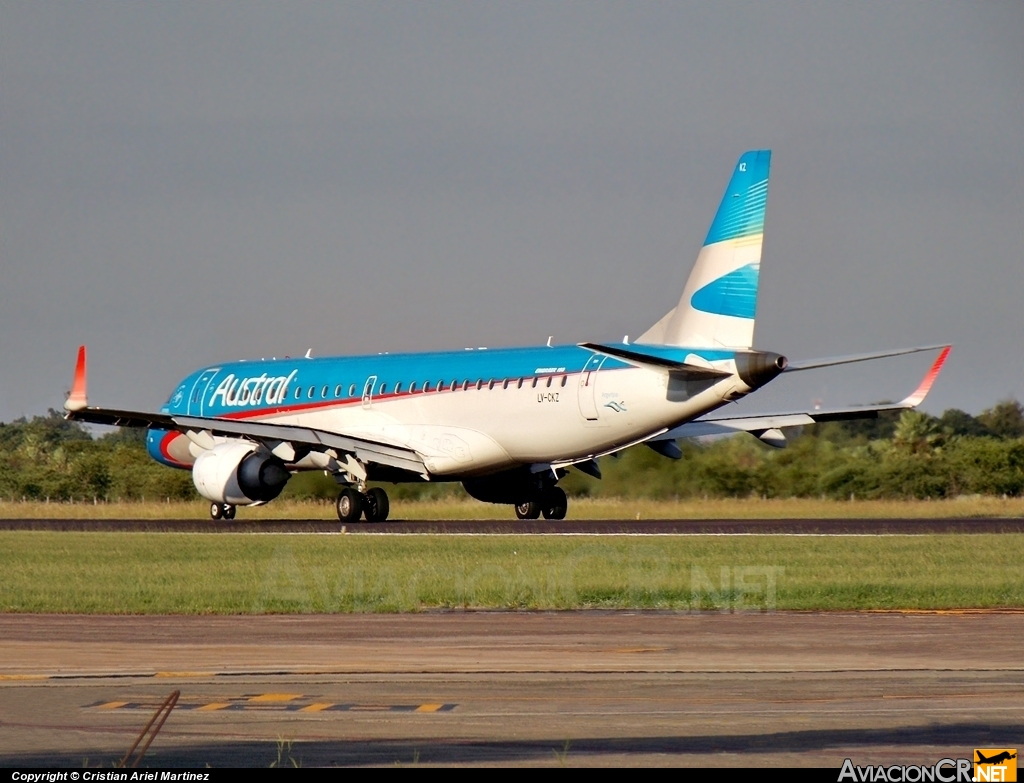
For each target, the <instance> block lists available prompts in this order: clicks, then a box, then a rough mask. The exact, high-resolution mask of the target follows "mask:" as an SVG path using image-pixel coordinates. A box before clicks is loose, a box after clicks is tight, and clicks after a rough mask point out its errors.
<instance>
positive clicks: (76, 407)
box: [64, 345, 89, 411]
mask: <svg viewBox="0 0 1024 783" xmlns="http://www.w3.org/2000/svg"><path fill="white" fill-rule="evenodd" d="M88 405H89V403H88V401H87V399H86V393H85V346H84V345H81V346H79V348H78V362H77V363H76V364H75V380H74V382H73V383H72V384H71V394H69V395H68V398H67V400H66V401H65V402H64V409H65V410H68V411H80V410H82V409H83V408H85V407H87V406H88Z"/></svg>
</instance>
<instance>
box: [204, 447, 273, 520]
mask: <svg viewBox="0 0 1024 783" xmlns="http://www.w3.org/2000/svg"><path fill="white" fill-rule="evenodd" d="M257 449H258V447H257V446H256V444H255V443H247V442H245V441H236V442H234V443H220V444H218V445H216V446H214V447H213V448H212V449H209V450H208V451H204V452H203V453H202V454H200V455H199V456H198V457H197V458H196V463H195V465H193V466H192V482H193V483H194V484H195V485H196V489H197V490H199V494H200V495H202V496H203V497H204V498H206V499H207V500H210V501H212V502H214V503H230V504H231V505H233V506H248V505H250V504H252V503H259V502H266V501H268V500H273V499H274V498H276V497H277V496H278V495H280V494H281V490H282V489H284V485H285V484H287V483H288V479H290V478H291V474H290V473H289V472H288V470H287V469H286V468H285V466H284V463H283V462H282V461H281V460H279V459H278V458H277V457H274V456H270V455H266V454H261V453H259V451H258V450H257Z"/></svg>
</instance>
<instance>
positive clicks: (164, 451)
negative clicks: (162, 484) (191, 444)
mask: <svg viewBox="0 0 1024 783" xmlns="http://www.w3.org/2000/svg"><path fill="white" fill-rule="evenodd" d="M182 437H184V436H183V435H182V434H181V433H180V432H168V433H167V434H166V435H164V436H163V437H162V438H161V439H160V455H161V456H162V457H163V458H164V459H165V460H167V461H168V462H170V463H172V464H174V465H180V466H181V467H183V468H191V467H192V466H191V465H189V464H188V463H187V462H182V461H181V460H177V459H175V458H174V457H172V456H171V452H170V451H169V448H170V445H171V441H173V440H174V439H175V438H182Z"/></svg>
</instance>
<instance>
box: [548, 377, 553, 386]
mask: <svg viewBox="0 0 1024 783" xmlns="http://www.w3.org/2000/svg"><path fill="white" fill-rule="evenodd" d="M552 380H554V376H551V375H549V376H548V388H549V389H550V388H551V381H552Z"/></svg>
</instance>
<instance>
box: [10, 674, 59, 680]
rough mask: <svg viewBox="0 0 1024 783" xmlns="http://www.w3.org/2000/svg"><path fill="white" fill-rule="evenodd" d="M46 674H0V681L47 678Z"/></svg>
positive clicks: (48, 677)
mask: <svg viewBox="0 0 1024 783" xmlns="http://www.w3.org/2000/svg"><path fill="white" fill-rule="evenodd" d="M48 679H50V676H49V675H48V674H0V681H8V680H10V681H22V680H48Z"/></svg>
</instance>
